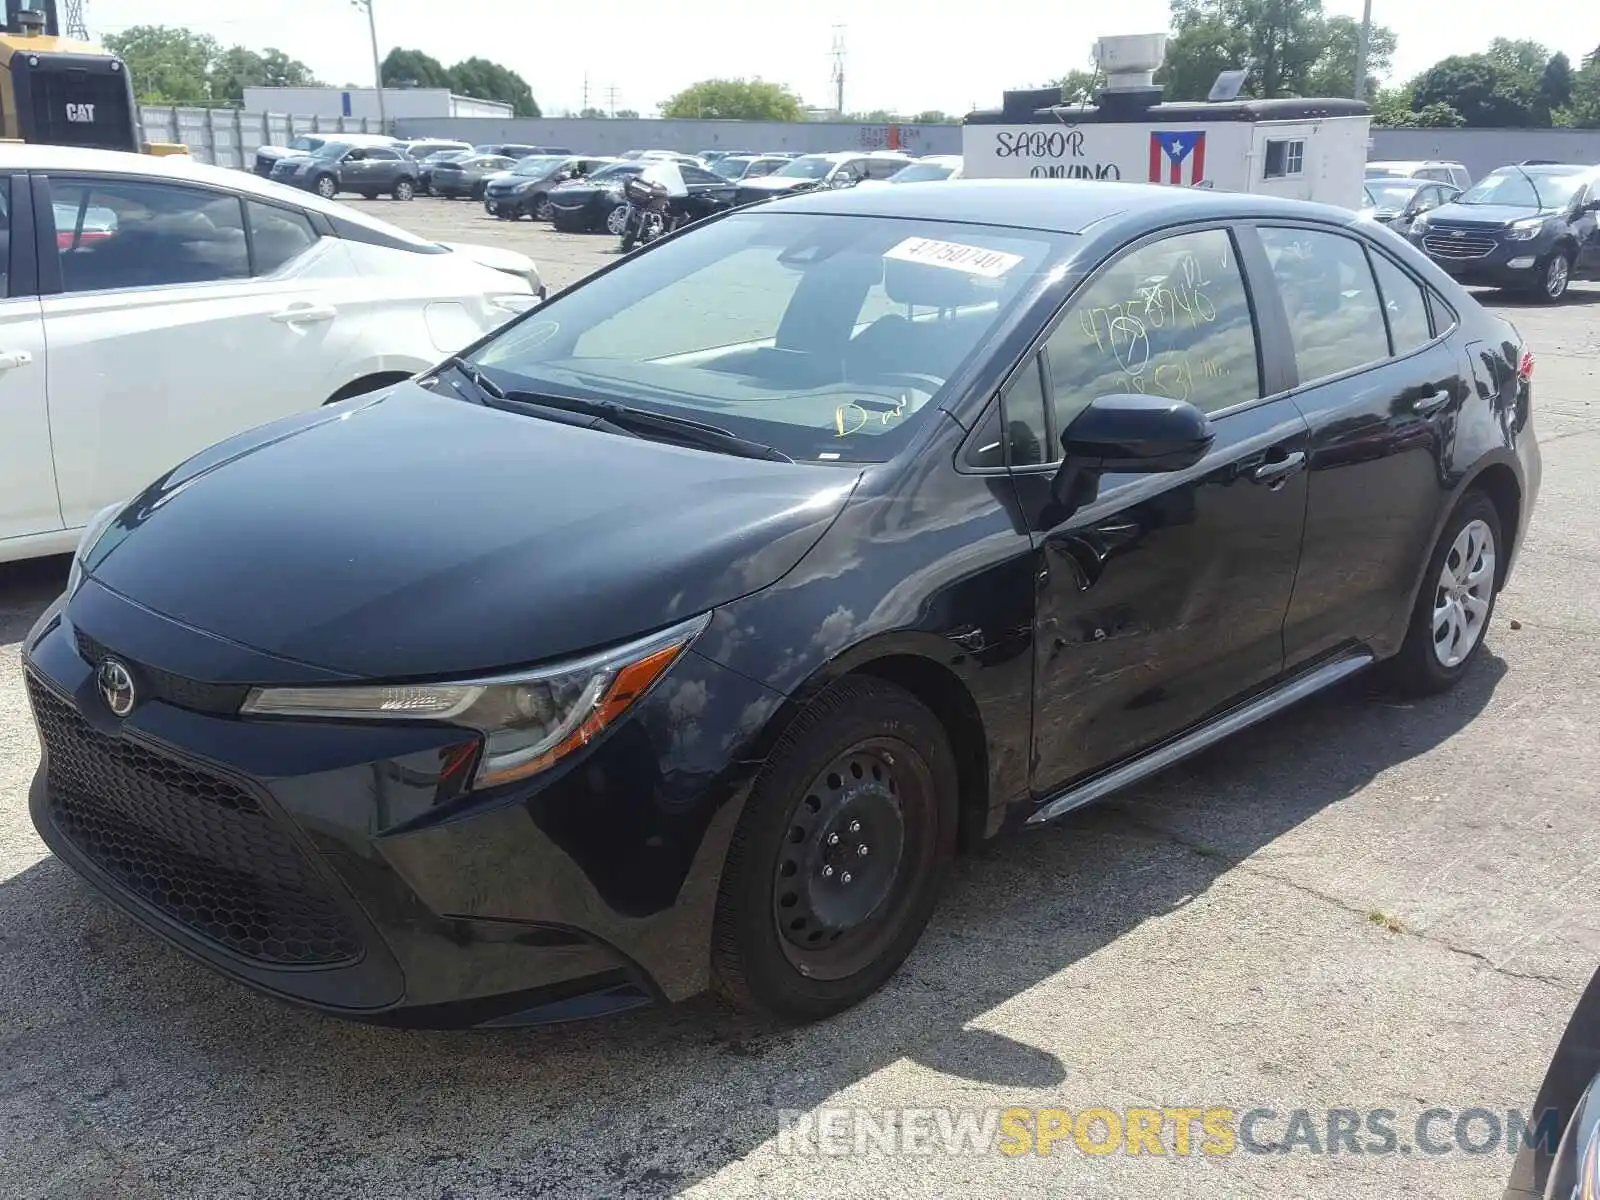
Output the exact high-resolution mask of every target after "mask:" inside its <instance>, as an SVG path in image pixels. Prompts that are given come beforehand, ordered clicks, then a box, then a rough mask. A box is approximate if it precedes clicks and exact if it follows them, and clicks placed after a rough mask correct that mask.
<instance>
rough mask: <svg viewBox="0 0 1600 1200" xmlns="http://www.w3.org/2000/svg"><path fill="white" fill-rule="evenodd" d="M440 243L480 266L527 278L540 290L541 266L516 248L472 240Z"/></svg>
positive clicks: (534, 287)
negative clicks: (509, 248) (481, 243)
mask: <svg viewBox="0 0 1600 1200" xmlns="http://www.w3.org/2000/svg"><path fill="white" fill-rule="evenodd" d="M439 245H441V246H443V247H444V248H445V249H447V250H449V251H450V252H451V253H453V254H459V255H460V256H461V257H462V258H465V259H468V260H469V261H471V262H475V263H477V264H478V265H479V266H480V267H489V268H491V269H492V270H495V271H500V272H503V273H504V274H506V275H514V276H516V277H517V278H518V279H525V280H527V282H528V286H529V287H531V288H532V289H533V290H534V291H538V290H539V284H540V279H539V268H538V265H537V264H535V263H534V261H533V259H531V258H529V257H528V256H527V255H526V254H522V253H520V252H518V251H516V250H503V249H501V248H500V247H499V246H475V245H473V244H472V243H470V242H440V243H439Z"/></svg>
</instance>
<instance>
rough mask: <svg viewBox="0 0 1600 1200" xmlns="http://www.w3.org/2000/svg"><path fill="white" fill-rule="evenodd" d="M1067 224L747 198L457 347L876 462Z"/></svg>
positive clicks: (550, 386)
mask: <svg viewBox="0 0 1600 1200" xmlns="http://www.w3.org/2000/svg"><path fill="white" fill-rule="evenodd" d="M1074 240H1075V239H1073V238H1072V237H1071V236H1070V235H1064V234H1053V233H1046V232H1042V231H1038V230H1032V229H1028V230H1020V229H1000V228H995V227H993V226H987V225H968V224H964V223H957V222H935V221H914V220H907V219H903V218H888V217H847V218H846V217H830V216H822V215H813V214H780V213H767V212H760V211H751V212H747V213H742V214H739V215H737V216H733V217H729V218H726V219H724V220H721V221H717V222H715V223H712V224H709V225H707V226H705V227H704V228H702V229H700V230H698V231H696V232H694V233H691V234H689V235H688V236H686V237H680V238H674V239H673V240H671V241H669V242H663V243H661V244H660V245H658V246H655V247H653V248H652V249H651V250H650V251H649V253H647V254H642V255H640V256H639V257H637V258H635V259H633V260H631V261H628V262H625V263H624V264H623V265H622V266H621V267H620V268H619V269H617V270H614V271H607V272H605V273H604V274H601V275H599V276H596V277H595V278H593V279H591V280H589V281H588V282H586V283H584V284H582V285H581V286H579V287H576V288H573V289H571V290H569V291H567V292H564V293H562V294H561V295H560V296H559V297H557V298H556V299H555V300H552V301H550V302H549V303H547V304H546V305H544V306H543V307H541V308H538V309H535V310H534V311H533V312H532V313H530V314H528V318H527V319H523V320H519V321H518V322H516V323H515V324H513V325H511V326H509V327H507V329H506V330H505V331H503V332H502V333H501V334H499V335H498V336H497V337H495V338H494V340H492V341H491V342H489V343H488V344H487V345H485V346H483V347H482V348H480V349H479V350H478V351H477V352H476V353H475V354H474V355H473V356H472V358H473V360H474V361H475V362H476V363H477V364H478V365H479V366H481V367H482V368H484V373H485V376H486V377H487V378H489V379H490V380H491V381H493V382H495V383H497V384H499V385H500V386H501V387H503V388H505V389H506V390H507V391H514V390H521V391H525V392H531V393H534V394H536V395H537V394H547V395H555V396H566V397H577V398H581V399H589V400H609V401H615V402H619V403H622V404H627V405H630V406H636V407H640V408H645V409H650V410H653V411H656V412H664V413H668V414H670V415H674V416H680V417H687V418H690V419H692V420H698V421H701V422H704V423H707V424H711V425H715V426H718V427H720V428H724V429H727V430H729V431H731V432H733V433H735V434H737V435H738V436H740V437H744V438H748V439H751V440H753V441H757V442H761V443H764V444H767V445H771V446H775V447H776V448H777V449H779V450H781V451H783V453H785V454H787V455H788V456H789V457H791V458H793V459H795V460H796V461H824V462H830V461H844V462H880V461H883V460H885V459H888V458H890V457H891V456H893V455H894V454H895V453H896V452H897V451H898V450H899V449H900V448H901V447H903V446H904V445H905V444H906V443H907V442H908V441H909V440H910V438H911V437H912V436H913V431H914V430H915V429H916V428H917V427H918V426H920V425H921V424H923V423H925V422H926V421H928V420H930V419H932V415H933V414H934V412H935V411H936V409H937V408H938V406H939V403H940V401H941V400H942V399H943V398H944V392H945V387H946V381H947V380H949V379H951V378H953V377H954V376H955V375H956V374H957V373H958V372H959V371H960V370H961V368H962V366H963V365H964V364H965V363H966V362H967V360H968V359H969V358H971V357H972V356H973V355H974V354H975V353H977V352H978V348H979V347H980V346H982V345H983V344H984V342H985V341H986V340H987V339H988V336H989V334H990V333H991V332H992V331H993V330H994V329H995V327H996V326H997V325H998V324H999V323H1000V322H1002V321H1003V320H1005V319H1006V318H1007V317H1008V316H1009V315H1010V313H1011V312H1012V311H1013V310H1014V309H1015V308H1016V307H1017V306H1018V305H1019V304H1021V303H1023V302H1025V300H1026V299H1027V298H1028V297H1029V296H1030V295H1031V294H1032V293H1033V291H1034V290H1035V288H1034V285H1035V284H1037V283H1038V282H1040V281H1041V280H1042V279H1043V278H1044V276H1045V275H1046V274H1047V273H1048V272H1049V270H1050V269H1051V268H1052V267H1053V266H1054V264H1055V263H1056V262H1057V261H1058V260H1059V259H1060V258H1061V256H1062V255H1063V254H1064V253H1065V252H1066V249H1067V247H1068V246H1069V244H1070V243H1072V242H1073V241H1074Z"/></svg>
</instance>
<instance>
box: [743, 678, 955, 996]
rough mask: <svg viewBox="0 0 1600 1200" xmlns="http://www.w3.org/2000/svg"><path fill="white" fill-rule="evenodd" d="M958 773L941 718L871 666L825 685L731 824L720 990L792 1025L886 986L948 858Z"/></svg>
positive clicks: (930, 903) (924, 917) (927, 910)
mask: <svg viewBox="0 0 1600 1200" xmlns="http://www.w3.org/2000/svg"><path fill="white" fill-rule="evenodd" d="M955 779H956V763H955V756H954V754H953V753H952V752H951V750H950V743H949V740H948V739H947V738H946V736H945V732H944V729H943V727H942V726H941V725H940V724H939V721H938V719H937V718H936V717H935V716H934V715H933V714H932V713H931V712H929V711H928V709H927V708H926V707H924V706H923V705H922V704H921V703H920V702H919V701H918V700H917V699H916V697H914V696H912V695H911V694H910V693H908V692H906V691H905V690H903V689H901V688H899V687H896V686H895V685H893V684H890V683H886V682H884V681H882V680H878V679H873V678H870V677H867V676H851V677H847V678H845V679H844V680H841V681H840V682H839V683H836V684H835V685H834V686H833V687H831V688H829V689H828V690H827V691H826V692H825V693H823V695H822V696H821V697H820V698H818V699H817V701H816V702H815V703H814V704H812V705H811V707H810V708H808V709H807V710H806V711H805V712H803V713H801V714H800V716H799V717H797V718H796V719H795V721H794V723H793V725H792V726H791V727H790V728H789V729H788V730H787V731H786V732H785V733H784V735H783V738H782V739H781V740H780V741H779V743H778V745H777V747H776V748H775V749H774V750H773V752H772V754H771V755H770V756H769V757H768V759H767V762H766V764H765V765H764V766H763V768H762V770H761V774H760V776H759V777H758V778H757V780H756V784H755V786H754V788H753V789H752V790H751V793H750V797H749V799H748V801H747V802H746V803H745V807H744V811H743V812H742V813H741V814H740V817H739V823H738V825H737V826H736V828H735V830H734V834H733V840H732V842H731V844H730V846H729V848H728V858H727V862H726V864H725V865H724V869H723V873H722V882H721V886H720V888H719V889H718V893H717V913H716V922H715V927H714V933H713V939H712V966H713V971H714V973H715V979H716V986H717V988H718V990H719V991H721V992H722V993H723V995H725V996H726V997H727V998H728V999H729V1000H731V1001H732V1002H733V1003H734V1004H735V1005H736V1006H738V1007H740V1008H744V1009H748V1010H752V1011H755V1012H760V1013H765V1014H766V1015H768V1016H771V1017H775V1018H777V1019H779V1020H782V1021H788V1022H796V1023H798V1022H806V1021H818V1020H821V1019H823V1018H825V1017H830V1016H833V1015H834V1014H835V1013H839V1012H843V1011H844V1010H845V1009H847V1008H850V1007H851V1006H852V1005H855V1004H858V1003H860V1002H861V1001H862V1000H864V999H866V998H867V997H868V996H870V995H871V994H872V993H873V992H875V991H877V990H878V989H879V988H880V987H882V986H883V984H884V983H885V982H887V981H888V979H889V978H890V976H892V975H893V974H894V973H895V972H896V971H897V970H898V969H899V967H900V964H901V963H902V962H904V961H905V958H906V956H907V955H908V954H910V953H911V950H912V948H913V947H914V946H915V945H916V944H917V940H918V939H919V938H920V937H921V936H922V931H923V929H924V928H925V927H926V926H927V924H928V919H929V918H930V917H931V916H932V915H933V909H934V905H935V903H936V902H937V900H938V897H939V890H940V887H941V885H942V883H943V882H944V877H945V875H946V873H947V872H948V869H949V866H950V862H951V860H952V859H953V858H954V856H955V846H956V821H957V796H956V785H955ZM869 839H870V841H872V842H874V843H876V844H877V845H878V849H879V851H880V853H879V854H878V855H877V856H876V857H873V856H872V855H871V854H870V853H869V850H868V848H867V847H868V841H869ZM858 843H859V844H858ZM858 855H859V857H858ZM852 864H857V865H856V866H855V871H856V873H857V874H858V875H859V876H860V877H859V878H857V879H855V880H851V877H850V873H849V871H848V869H847V868H849V867H850V866H851V865H852ZM852 884H854V885H855V886H856V887H857V889H858V890H856V891H854V892H851V891H849V890H848V889H849V887H850V886H851V885H852Z"/></svg>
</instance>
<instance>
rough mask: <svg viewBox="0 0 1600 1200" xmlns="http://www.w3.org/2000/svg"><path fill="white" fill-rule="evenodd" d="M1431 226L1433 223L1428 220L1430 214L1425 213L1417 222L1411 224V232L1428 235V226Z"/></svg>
mask: <svg viewBox="0 0 1600 1200" xmlns="http://www.w3.org/2000/svg"><path fill="white" fill-rule="evenodd" d="M1431 224H1432V222H1431V221H1429V220H1428V214H1427V213H1423V214H1422V215H1421V216H1419V217H1417V219H1416V220H1414V221H1412V222H1411V232H1412V233H1426V232H1428V226H1429V225H1431Z"/></svg>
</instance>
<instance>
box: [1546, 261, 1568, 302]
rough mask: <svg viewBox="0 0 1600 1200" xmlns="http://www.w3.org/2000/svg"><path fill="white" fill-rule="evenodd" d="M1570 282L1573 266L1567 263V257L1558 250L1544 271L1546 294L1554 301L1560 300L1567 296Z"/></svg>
mask: <svg viewBox="0 0 1600 1200" xmlns="http://www.w3.org/2000/svg"><path fill="white" fill-rule="evenodd" d="M1570 282H1572V265H1571V264H1570V263H1569V262H1567V256H1566V255H1565V254H1563V253H1562V252H1561V251H1559V250H1558V251H1556V252H1555V254H1554V255H1552V256H1551V258H1550V265H1549V266H1547V267H1546V268H1545V270H1544V294H1545V295H1546V296H1548V297H1549V298H1550V299H1552V300H1559V299H1561V297H1563V296H1565V295H1566V294H1567V284H1569V283H1570Z"/></svg>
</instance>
